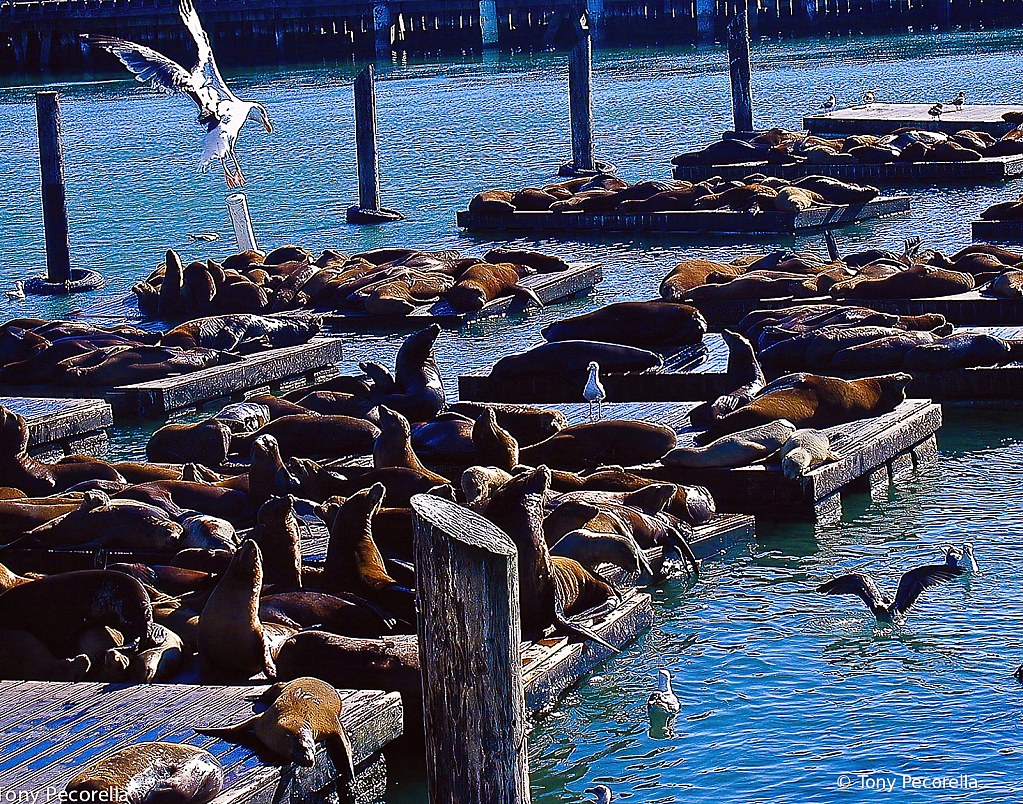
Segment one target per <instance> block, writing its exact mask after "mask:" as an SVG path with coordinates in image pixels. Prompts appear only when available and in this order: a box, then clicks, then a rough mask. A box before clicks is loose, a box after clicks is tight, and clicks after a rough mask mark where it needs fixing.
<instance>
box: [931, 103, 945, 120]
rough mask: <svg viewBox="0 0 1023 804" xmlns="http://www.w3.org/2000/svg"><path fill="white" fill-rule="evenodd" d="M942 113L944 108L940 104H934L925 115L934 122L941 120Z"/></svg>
mask: <svg viewBox="0 0 1023 804" xmlns="http://www.w3.org/2000/svg"><path fill="white" fill-rule="evenodd" d="M943 111H944V108H943V107H942V105H941V104H940V103H936V104H934V105H933V106H932V107H931V108H930V109H928V110H927V114H929V115H930V116H931V117H933V118H934V119H935V120H941V113H942V112H943Z"/></svg>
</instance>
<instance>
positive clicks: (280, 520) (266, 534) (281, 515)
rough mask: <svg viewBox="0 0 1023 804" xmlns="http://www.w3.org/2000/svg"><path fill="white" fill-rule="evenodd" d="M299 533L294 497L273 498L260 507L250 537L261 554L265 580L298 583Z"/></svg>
mask: <svg viewBox="0 0 1023 804" xmlns="http://www.w3.org/2000/svg"><path fill="white" fill-rule="evenodd" d="M300 536H301V531H300V524H299V521H298V516H297V515H296V514H295V498H294V497H292V496H291V495H290V494H288V495H287V496H284V497H273V498H271V499H268V500H267V501H266V502H264V503H263V504H262V505H261V506H260V508H259V513H258V514H257V515H256V527H255V529H254V530H253V531H252V540H253V541H254V542H256V544H258V545H259V548H260V551H261V552H262V554H263V574H264V578H265V580H266V583H268V584H282V585H284V586H292V587H301V586H302V548H301V545H300Z"/></svg>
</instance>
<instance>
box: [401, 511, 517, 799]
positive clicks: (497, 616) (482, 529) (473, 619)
mask: <svg viewBox="0 0 1023 804" xmlns="http://www.w3.org/2000/svg"><path fill="white" fill-rule="evenodd" d="M412 510H413V517H414V519H415V558H416V603H417V605H418V607H419V663H420V667H421V669H422V673H423V705H424V710H425V729H426V735H425V736H426V774H427V780H428V782H429V792H430V804H528V802H529V800H530V799H529V754H528V751H527V747H526V711H525V701H524V698H523V687H522V660H521V657H520V656H519V643H520V640H521V624H520V622H519V576H518V552H517V551H516V549H515V545H514V543H513V542H512V541H511V539H510V538H508V536H507V535H506V534H505V533H503V532H502V531H501V530H500V529H499V528H497V527H496V526H495V525H493V524H492V523H491V522H489V521H487V520H486V519H484V518H483V517H481V516H479V515H478V514H476V513H474V512H472V511H469V510H468V509H466V508H462V507H461V506H459V505H457V504H455V503H453V502H450V501H448V500H444V499H441V498H440V497H433V496H431V495H428V494H417V495H416V496H414V497H413V498H412Z"/></svg>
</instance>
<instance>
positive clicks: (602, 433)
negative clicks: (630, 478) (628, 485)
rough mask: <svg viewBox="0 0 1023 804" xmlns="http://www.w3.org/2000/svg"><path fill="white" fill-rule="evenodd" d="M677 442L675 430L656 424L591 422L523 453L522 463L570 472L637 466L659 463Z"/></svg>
mask: <svg viewBox="0 0 1023 804" xmlns="http://www.w3.org/2000/svg"><path fill="white" fill-rule="evenodd" d="M676 441H677V437H676V435H675V431H674V430H672V429H671V428H670V427H665V426H664V425H662V424H654V423H653V422H645V421H628V420H608V421H601V422H587V423H585V424H573V425H572V426H570V427H566V428H565V429H564V430H561V431H560V432H559V433H557V434H555V435H553V436H551V437H550V438H548V439H547V440H546V441H541V442H540V443H539V444H534V445H533V446H531V447H526V448H525V449H521V450H519V460H520V461H521V462H522V463H523V464H526V465H529V466H539V465H540V464H547V465H549V466H554V467H556V468H559V469H568V470H570V471H577V470H579V469H593V468H594V467H596V466H600V465H615V466H633V465H636V464H642V463H652V462H654V461H657V460H659V459H660V458H661V457H662V456H664V455H665V454H667V453H668V451H670V450H672V449H674V448H675V445H676Z"/></svg>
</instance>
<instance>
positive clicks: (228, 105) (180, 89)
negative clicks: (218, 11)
mask: <svg viewBox="0 0 1023 804" xmlns="http://www.w3.org/2000/svg"><path fill="white" fill-rule="evenodd" d="M178 13H179V14H180V15H181V20H182V22H184V24H185V27H186V28H188V32H189V33H190V34H191V35H192V40H193V41H194V42H195V46H196V49H197V51H198V58H197V60H196V63H195V67H193V68H192V70H191V71H189V70H186V69H185V68H184V67H182V66H181V65H180V64H178V63H177V62H176V61H174V60H173V59H169V58H167V57H166V56H164V55H163V54H162V53H158V52H157V51H155V50H153V49H152V48H150V47H146V46H145V45H138V44H135V43H134V42H128V41H127V40H124V39H118V38H117V37H115V36H102V35H99V34H83V35H82V38H83V39H84V40H85V42H86V43H88V44H89V45H91V46H94V47H99V48H102V49H103V50H106V51H108V52H110V53H112V54H114V55H115V56H117V58H119V59H120V60H121V63H122V64H124V66H125V67H127V68H128V69H129V70H131V72H132V73H134V74H135V80H137V81H141V82H146V81H148V82H150V84H152V86H153V87H155V88H156V89H157V90H159V91H161V92H166V93H170V94H178V95H187V96H188V97H189V98H191V99H192V100H193V101H194V102H195V104H196V106H198V107H199V123H200V125H203V126H205V127H206V134H205V135H204V136H203V143H202V155H201V157H200V160H199V170H200V171H202V172H204V173H205V172H206V171H207V170H209V168H210V165H211V164H212V163H213V161H214V160H219V161H220V163H221V165H222V166H223V168H224V180H225V181H226V182H227V186H228V187H240V186H242V185H243V184H245V177H244V176H243V175H242V169H241V165H239V164H238V155H237V154H236V153H235V150H234V146H235V143H236V142H237V141H238V135H239V134H240V133H241V129H242V126H243V125H244V124H245V121H246V120H254V121H256V122H259V123H262V124H263V127H264V128H265V129H266V130H267V132H268V133H272V132H273V125H271V123H270V117H269V116H268V115H267V112H266V107H265V106H263V104H261V103H256V102H254V101H245V100H242V99H241V98H239V97H238V96H237V95H235V94H234V93H233V92H232V91H231V89H230V88H229V87H228V86H227V83H226V82H225V81H224V77H223V76H222V75H221V74H220V70H219V69H218V68H217V62H216V59H214V57H213V49H212V48H211V47H210V40H209V37H208V36H207V35H206V31H204V30H203V27H202V23H200V22H199V15H198V14H197V13H196V11H195V6H194V5H193V4H192V0H180V2H179V4H178Z"/></svg>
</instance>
